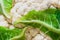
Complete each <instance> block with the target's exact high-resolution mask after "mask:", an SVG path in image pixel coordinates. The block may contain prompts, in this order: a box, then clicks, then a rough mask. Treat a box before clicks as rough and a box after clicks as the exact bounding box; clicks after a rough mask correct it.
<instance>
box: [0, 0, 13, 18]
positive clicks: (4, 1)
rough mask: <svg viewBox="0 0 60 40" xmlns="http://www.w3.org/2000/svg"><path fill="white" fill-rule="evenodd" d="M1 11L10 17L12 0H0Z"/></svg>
mask: <svg viewBox="0 0 60 40" xmlns="http://www.w3.org/2000/svg"><path fill="white" fill-rule="evenodd" d="M0 3H1V7H2V11H3V13H4V15H5V16H6V17H7V18H11V15H10V10H11V8H12V0H0Z"/></svg>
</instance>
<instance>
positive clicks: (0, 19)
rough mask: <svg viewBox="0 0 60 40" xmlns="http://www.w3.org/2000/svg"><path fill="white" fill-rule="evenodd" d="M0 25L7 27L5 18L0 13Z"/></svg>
mask: <svg viewBox="0 0 60 40" xmlns="http://www.w3.org/2000/svg"><path fill="white" fill-rule="evenodd" d="M0 26H6V27H8V22H7V21H6V20H5V18H4V16H3V15H0Z"/></svg>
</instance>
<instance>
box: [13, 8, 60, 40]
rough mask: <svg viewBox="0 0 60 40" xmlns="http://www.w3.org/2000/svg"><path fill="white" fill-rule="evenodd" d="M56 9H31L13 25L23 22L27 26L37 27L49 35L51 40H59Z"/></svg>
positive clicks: (59, 26) (59, 29) (59, 31)
mask: <svg viewBox="0 0 60 40" xmlns="http://www.w3.org/2000/svg"><path fill="white" fill-rule="evenodd" d="M56 11H57V9H52V8H49V9H46V10H41V11H36V10H32V11H30V12H28V14H26V15H25V16H23V17H22V18H20V19H18V20H17V21H16V22H15V23H14V25H16V24H19V23H23V24H25V25H27V26H32V27H36V28H39V29H40V30H41V31H43V32H44V33H46V34H47V35H49V36H50V37H51V38H52V39H53V40H60V23H59V21H60V20H59V19H58V18H57V12H58V11H57V12H56ZM59 13H60V11H59Z"/></svg>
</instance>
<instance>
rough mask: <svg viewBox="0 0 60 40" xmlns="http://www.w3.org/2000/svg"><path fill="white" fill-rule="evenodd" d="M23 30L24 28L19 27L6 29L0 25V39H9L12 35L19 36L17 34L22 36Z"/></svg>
mask: <svg viewBox="0 0 60 40" xmlns="http://www.w3.org/2000/svg"><path fill="white" fill-rule="evenodd" d="M24 32H25V28H24V29H19V28H15V29H8V28H5V27H2V26H0V40H10V39H12V38H13V37H15V36H19V35H22V36H24V34H22V33H24ZM22 36H21V37H20V38H21V39H23V38H22Z"/></svg>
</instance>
